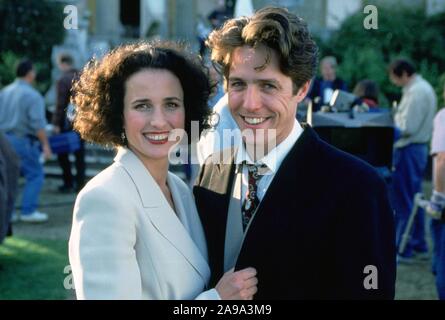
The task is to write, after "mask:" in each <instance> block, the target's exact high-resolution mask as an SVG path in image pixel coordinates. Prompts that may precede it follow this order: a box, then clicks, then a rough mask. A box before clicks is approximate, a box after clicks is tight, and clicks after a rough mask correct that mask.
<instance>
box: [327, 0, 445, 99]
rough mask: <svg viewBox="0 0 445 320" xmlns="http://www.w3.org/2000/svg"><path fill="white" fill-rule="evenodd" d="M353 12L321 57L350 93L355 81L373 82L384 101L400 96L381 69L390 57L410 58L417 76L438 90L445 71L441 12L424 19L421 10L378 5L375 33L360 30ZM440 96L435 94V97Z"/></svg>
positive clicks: (444, 27) (444, 29)
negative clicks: (332, 59) (330, 58)
mask: <svg viewBox="0 0 445 320" xmlns="http://www.w3.org/2000/svg"><path fill="white" fill-rule="evenodd" d="M365 17H366V15H365V14H363V13H362V12H358V13H356V14H354V15H352V16H350V17H348V18H347V19H346V20H345V21H344V23H343V24H342V26H341V28H340V29H339V30H338V31H336V32H335V33H334V34H333V35H332V37H331V38H330V39H329V40H328V41H326V42H325V43H323V46H322V48H323V51H322V55H326V54H332V55H334V56H336V57H337V59H338V60H339V64H340V66H339V72H338V74H339V76H341V77H342V78H344V79H345V80H346V81H347V83H348V85H349V87H350V88H351V89H352V88H353V87H354V85H355V84H356V83H357V81H359V80H361V79H363V78H368V79H371V80H374V81H376V82H377V83H378V84H379V87H380V89H381V91H382V93H383V94H384V95H385V96H386V98H387V101H389V102H390V101H393V100H394V99H395V98H397V97H398V96H400V89H399V88H396V87H395V86H394V85H392V84H391V83H390V82H389V80H388V75H387V65H388V64H389V63H390V62H391V61H392V60H393V59H394V58H396V57H402V56H403V57H406V58H409V59H411V60H412V61H413V62H414V63H415V64H416V67H417V69H418V72H419V73H420V74H421V75H422V76H423V77H424V78H425V79H427V80H428V81H429V82H430V83H431V84H432V85H433V86H434V87H435V88H436V92H438V93H439V92H441V91H442V88H439V77H440V70H442V72H443V70H445V54H444V52H445V24H444V23H443V22H444V21H445V13H440V14H436V15H434V16H429V17H428V16H426V15H425V13H424V12H423V11H421V10H412V9H409V8H399V7H397V8H390V7H384V6H379V7H378V29H370V30H366V29H365V28H364V26H363V19H364V18H365ZM440 96H441V94H440Z"/></svg>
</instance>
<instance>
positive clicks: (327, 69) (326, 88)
mask: <svg viewBox="0 0 445 320" xmlns="http://www.w3.org/2000/svg"><path fill="white" fill-rule="evenodd" d="M320 71H321V77H317V78H315V80H314V82H313V84H312V88H311V90H310V91H309V94H308V97H309V98H310V99H311V100H312V101H313V107H312V108H313V109H312V111H314V112H315V111H318V110H320V108H321V107H322V106H323V105H327V104H329V101H330V100H331V97H332V94H333V93H334V91H335V90H337V89H338V90H343V91H347V90H348V88H347V87H346V83H345V82H344V81H343V80H342V79H341V78H339V77H337V59H336V58H335V57H332V56H327V57H324V58H323V59H322V60H321V62H320Z"/></svg>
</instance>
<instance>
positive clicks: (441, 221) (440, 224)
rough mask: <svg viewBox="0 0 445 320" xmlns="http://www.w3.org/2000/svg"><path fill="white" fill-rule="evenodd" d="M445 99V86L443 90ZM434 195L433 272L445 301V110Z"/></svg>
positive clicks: (437, 123)
mask: <svg viewBox="0 0 445 320" xmlns="http://www.w3.org/2000/svg"><path fill="white" fill-rule="evenodd" d="M443 96H444V99H445V86H444V88H443ZM431 155H432V156H433V159H434V162H433V194H432V196H431V199H430V204H429V206H428V207H427V211H428V212H429V213H430V214H432V215H433V216H434V217H435V218H436V219H433V220H432V225H431V227H432V228H431V233H432V237H433V244H434V250H433V272H434V273H435V275H436V288H437V293H438V296H439V299H440V300H445V109H442V110H441V111H439V112H438V113H437V115H436V117H435V118H434V130H433V138H432V140H431Z"/></svg>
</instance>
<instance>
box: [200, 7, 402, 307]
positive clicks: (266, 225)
mask: <svg viewBox="0 0 445 320" xmlns="http://www.w3.org/2000/svg"><path fill="white" fill-rule="evenodd" d="M208 44H209V47H210V49H211V50H212V59H213V62H214V63H216V64H219V66H220V67H221V70H222V71H223V74H224V77H225V80H226V83H227V92H228V105H229V108H230V111H231V113H232V116H233V118H234V119H235V121H236V123H237V125H238V127H239V129H240V130H241V132H242V136H243V141H242V142H241V143H240V144H239V148H237V149H232V150H230V149H229V150H228V151H227V150H223V151H221V152H220V153H217V154H213V155H211V156H210V157H209V158H208V159H207V160H206V161H205V163H204V165H203V166H202V168H201V171H200V173H199V174H198V177H197V180H196V183H195V187H194V195H195V199H196V203H197V208H198V212H199V214H200V217H201V220H202V223H203V226H204V231H205V234H206V237H207V243H208V251H209V264H210V267H211V270H212V277H211V283H214V282H215V281H216V280H217V279H218V277H220V276H221V275H222V274H223V273H224V272H225V271H226V270H230V269H231V268H233V267H235V270H238V269H241V268H244V267H246V266H252V267H254V268H255V269H256V270H257V272H258V285H257V287H258V292H257V294H256V295H255V297H254V299H260V300H263V299H285V300H294V299H393V298H394V291H395V279H396V251H395V234H394V221H393V213H392V210H391V208H390V205H389V200H388V194H387V189H386V185H385V182H384V181H383V180H382V179H381V178H380V177H379V176H378V174H377V173H376V171H375V170H374V169H373V168H372V167H370V166H369V165H367V164H366V163H364V162H363V161H361V160H359V159H357V158H355V157H353V156H351V155H348V154H346V153H344V152H342V151H340V150H338V149H336V148H334V147H332V146H330V145H328V144H326V143H325V142H323V141H322V140H321V139H320V138H319V137H318V136H317V134H316V133H315V132H314V130H313V129H311V127H310V126H307V125H303V126H302V125H300V124H299V123H298V122H297V121H296V119H295V115H296V109H297V105H298V103H300V102H301V101H302V100H303V99H304V98H305V96H306V94H307V92H308V90H309V87H310V82H311V78H312V77H313V75H314V73H315V69H316V65H317V51H318V49H317V46H316V44H315V42H314V41H313V40H312V37H311V36H310V34H309V32H308V29H307V25H306V23H305V22H304V21H303V20H302V19H301V18H299V17H297V16H296V15H294V14H291V13H290V12H288V11H287V10H286V9H283V8H274V7H268V8H264V9H261V10H259V11H258V12H256V13H255V14H254V15H253V16H252V17H241V18H237V19H232V20H229V21H228V22H227V23H226V24H225V25H224V27H223V28H222V29H219V30H217V31H214V32H213V33H212V34H211V35H210V37H209V41H208Z"/></svg>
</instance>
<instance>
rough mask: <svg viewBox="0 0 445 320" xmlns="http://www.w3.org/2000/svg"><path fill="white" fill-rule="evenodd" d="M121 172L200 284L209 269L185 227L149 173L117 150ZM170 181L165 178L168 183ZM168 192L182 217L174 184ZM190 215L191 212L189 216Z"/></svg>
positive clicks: (181, 207)
mask: <svg viewBox="0 0 445 320" xmlns="http://www.w3.org/2000/svg"><path fill="white" fill-rule="evenodd" d="M114 160H115V161H116V162H118V163H120V164H121V165H122V167H123V168H124V170H125V171H126V172H127V173H128V174H129V176H130V177H131V179H132V180H133V182H134V184H135V186H136V189H137V190H138V194H139V197H140V200H141V203H142V206H143V207H144V211H145V212H146V213H147V216H148V217H149V219H150V220H151V222H152V223H153V225H154V226H155V228H156V229H157V230H158V232H159V233H160V234H162V236H164V237H165V238H166V239H167V240H168V241H169V242H170V243H171V244H172V245H173V246H174V247H175V248H176V249H177V250H178V251H179V252H180V253H181V255H183V256H184V258H185V259H186V260H187V261H188V262H189V263H190V264H191V265H192V266H193V267H194V268H195V270H196V271H197V272H198V273H199V274H200V275H201V276H202V277H203V279H204V282H206V280H207V279H208V276H209V274H210V270H209V267H208V264H207V261H206V259H205V256H203V254H202V252H201V250H200V249H199V248H198V246H197V245H196V244H195V242H194V241H193V240H192V238H191V236H190V234H189V233H188V231H187V229H186V227H184V225H183V224H182V223H181V221H180V220H179V218H178V216H176V214H175V212H174V211H173V209H172V208H171V207H170V205H169V203H168V202H167V200H166V199H165V196H164V194H163V193H162V191H161V189H160V188H159V187H158V185H157V184H156V182H155V181H154V179H153V177H152V176H151V175H150V173H149V171H148V170H147V169H146V168H145V167H144V165H143V164H142V162H141V161H140V160H139V159H138V158H137V157H136V155H134V153H132V152H131V151H130V150H128V149H120V150H119V152H118V154H117V156H116V158H115V159H114ZM170 182H171V180H170V179H169V183H170ZM171 184H172V185H171V186H170V187H171V192H172V194H173V197H174V200H176V201H175V206H177V207H178V208H177V210H182V211H181V214H182V215H185V214H187V213H185V212H184V210H185V209H184V208H183V203H182V199H181V197H180V196H178V195H177V193H178V192H179V191H178V189H177V187H176V185H175V184H174V183H171ZM190 214H191V213H190Z"/></svg>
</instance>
